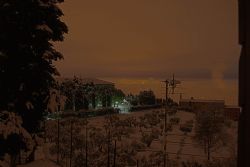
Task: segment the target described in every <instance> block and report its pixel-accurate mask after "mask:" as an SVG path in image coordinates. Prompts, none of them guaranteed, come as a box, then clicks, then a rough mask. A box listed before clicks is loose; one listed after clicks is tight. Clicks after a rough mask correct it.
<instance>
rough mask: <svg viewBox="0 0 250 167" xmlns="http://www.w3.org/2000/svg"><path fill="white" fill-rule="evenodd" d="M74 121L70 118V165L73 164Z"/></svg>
mask: <svg viewBox="0 0 250 167" xmlns="http://www.w3.org/2000/svg"><path fill="white" fill-rule="evenodd" d="M72 124H73V122H72V120H70V159H69V160H70V161H69V167H71V166H72V153H73V126H72Z"/></svg>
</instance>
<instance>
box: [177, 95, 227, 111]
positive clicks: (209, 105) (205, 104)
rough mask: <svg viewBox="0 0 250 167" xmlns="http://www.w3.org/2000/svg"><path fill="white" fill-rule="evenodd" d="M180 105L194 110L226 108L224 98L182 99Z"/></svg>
mask: <svg viewBox="0 0 250 167" xmlns="http://www.w3.org/2000/svg"><path fill="white" fill-rule="evenodd" d="M179 106H180V108H182V109H185V110H190V111H193V112H202V111H211V110H212V111H215V110H221V111H223V110H224V106H225V101H224V100H202V99H194V98H191V99H181V100H180V101H179Z"/></svg>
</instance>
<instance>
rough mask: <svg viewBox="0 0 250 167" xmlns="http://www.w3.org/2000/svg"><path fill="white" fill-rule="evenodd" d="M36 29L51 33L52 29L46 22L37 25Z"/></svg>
mask: <svg viewBox="0 0 250 167" xmlns="http://www.w3.org/2000/svg"><path fill="white" fill-rule="evenodd" d="M36 29H37V30H41V31H47V32H48V33H53V31H52V29H51V28H50V27H49V26H48V25H46V24H40V25H37V26H36Z"/></svg>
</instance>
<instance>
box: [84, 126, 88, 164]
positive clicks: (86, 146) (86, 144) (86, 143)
mask: <svg viewBox="0 0 250 167" xmlns="http://www.w3.org/2000/svg"><path fill="white" fill-rule="evenodd" d="M87 126H88V125H87V124H86V134H85V136H86V140H85V167H88V127H87Z"/></svg>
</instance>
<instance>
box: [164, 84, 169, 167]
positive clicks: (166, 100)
mask: <svg viewBox="0 0 250 167" xmlns="http://www.w3.org/2000/svg"><path fill="white" fill-rule="evenodd" d="M163 82H164V83H165V86H166V92H165V95H166V97H165V109H164V167H166V164H167V120H168V113H167V107H168V86H169V81H168V80H165V81H163Z"/></svg>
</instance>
